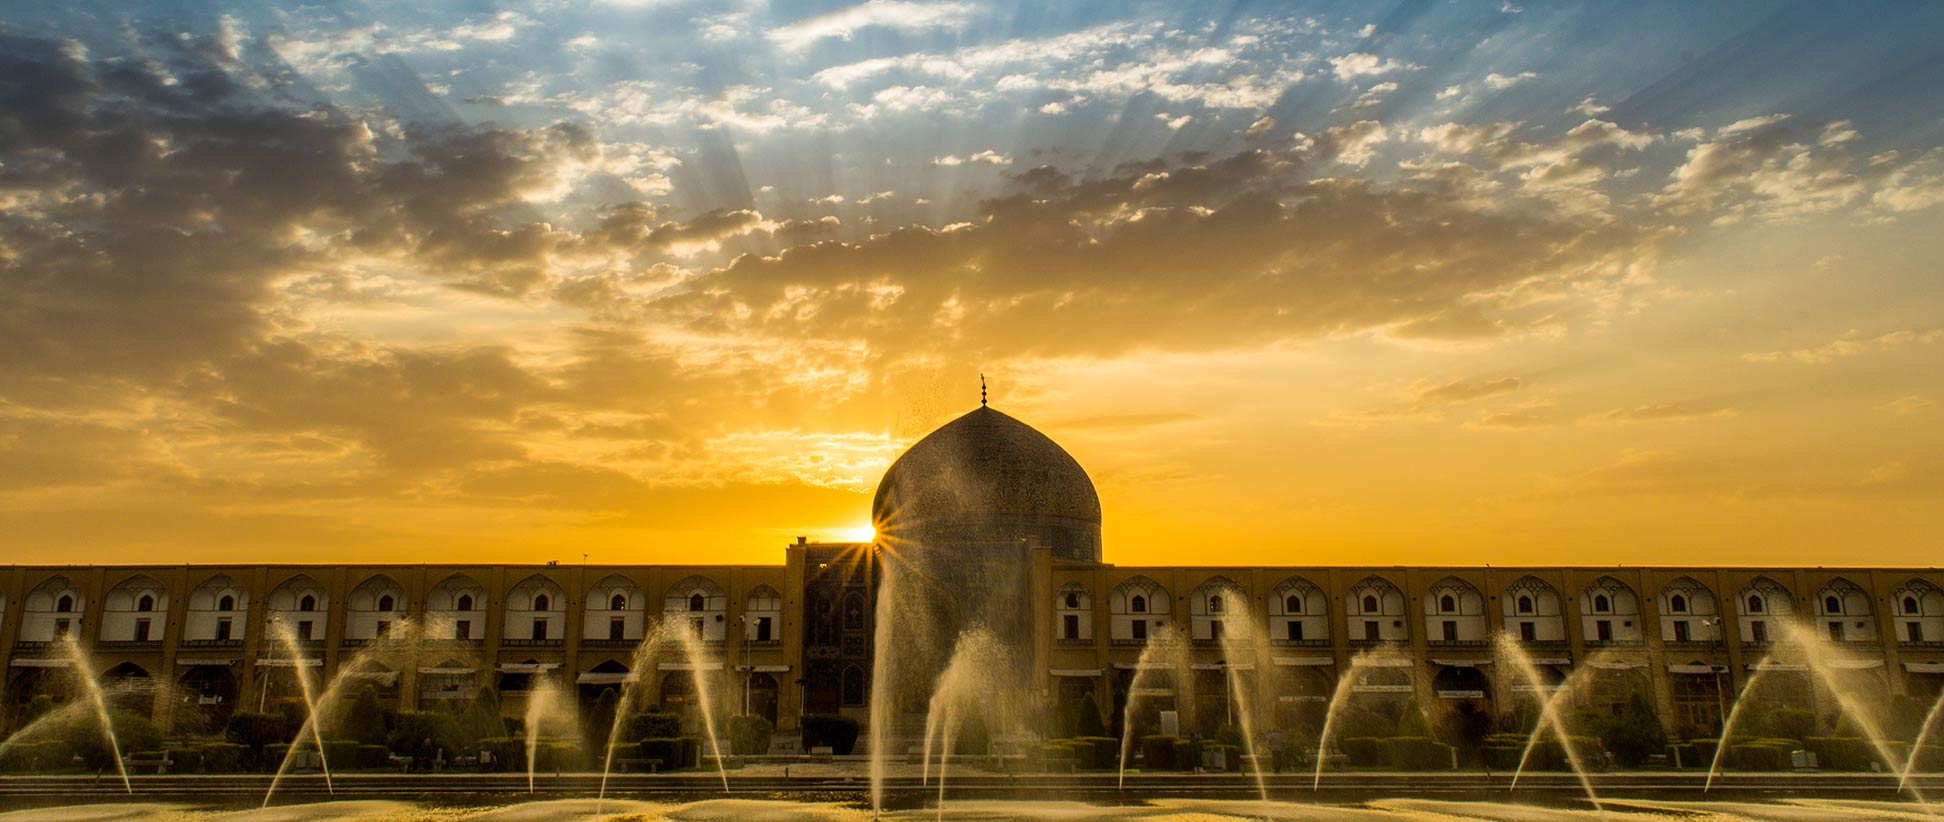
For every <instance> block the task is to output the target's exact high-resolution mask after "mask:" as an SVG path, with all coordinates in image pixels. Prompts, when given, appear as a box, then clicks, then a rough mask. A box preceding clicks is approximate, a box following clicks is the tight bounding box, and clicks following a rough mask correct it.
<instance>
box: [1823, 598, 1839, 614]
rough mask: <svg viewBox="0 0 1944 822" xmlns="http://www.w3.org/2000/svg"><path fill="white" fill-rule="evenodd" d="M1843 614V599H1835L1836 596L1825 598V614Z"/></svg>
mask: <svg viewBox="0 0 1944 822" xmlns="http://www.w3.org/2000/svg"><path fill="white" fill-rule="evenodd" d="M1842 612H1843V600H1842V598H1840V597H1834V596H1827V597H1823V613H1826V614H1840V613H1842Z"/></svg>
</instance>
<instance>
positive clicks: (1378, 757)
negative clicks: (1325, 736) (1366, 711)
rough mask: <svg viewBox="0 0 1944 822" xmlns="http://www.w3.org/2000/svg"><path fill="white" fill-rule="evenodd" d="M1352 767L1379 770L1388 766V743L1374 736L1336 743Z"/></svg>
mask: <svg viewBox="0 0 1944 822" xmlns="http://www.w3.org/2000/svg"><path fill="white" fill-rule="evenodd" d="M1338 745H1339V747H1341V748H1342V749H1343V755H1344V757H1345V758H1346V759H1348V760H1349V762H1350V764H1351V765H1352V766H1353V767H1358V768H1381V767H1383V766H1385V765H1389V764H1390V743H1389V741H1387V740H1385V739H1383V738H1380V737H1375V736H1359V737H1354V738H1351V739H1345V740H1343V741H1342V742H1341V743H1338Z"/></svg>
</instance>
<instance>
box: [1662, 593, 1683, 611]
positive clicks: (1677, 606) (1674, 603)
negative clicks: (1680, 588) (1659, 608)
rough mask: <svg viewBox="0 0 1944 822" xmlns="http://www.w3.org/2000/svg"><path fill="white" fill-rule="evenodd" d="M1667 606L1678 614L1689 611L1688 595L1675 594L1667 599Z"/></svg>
mask: <svg viewBox="0 0 1944 822" xmlns="http://www.w3.org/2000/svg"><path fill="white" fill-rule="evenodd" d="M1667 608H1668V610H1670V611H1673V612H1674V613H1677V614H1685V613H1687V597H1684V596H1681V595H1680V594H1675V595H1674V596H1672V597H1669V598H1668V599H1667Z"/></svg>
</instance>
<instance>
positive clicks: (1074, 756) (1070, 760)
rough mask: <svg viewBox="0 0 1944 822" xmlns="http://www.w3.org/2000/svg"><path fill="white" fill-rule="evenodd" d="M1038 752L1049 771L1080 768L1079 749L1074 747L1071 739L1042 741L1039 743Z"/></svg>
mask: <svg viewBox="0 0 1944 822" xmlns="http://www.w3.org/2000/svg"><path fill="white" fill-rule="evenodd" d="M1039 753H1040V758H1041V759H1042V760H1045V763H1046V769H1047V770H1049V771H1052V770H1065V769H1067V768H1072V769H1074V770H1079V768H1080V750H1079V749H1078V748H1076V747H1074V745H1073V740H1070V739H1056V740H1053V741H1051V742H1047V743H1043V744H1041V745H1040V749H1039Z"/></svg>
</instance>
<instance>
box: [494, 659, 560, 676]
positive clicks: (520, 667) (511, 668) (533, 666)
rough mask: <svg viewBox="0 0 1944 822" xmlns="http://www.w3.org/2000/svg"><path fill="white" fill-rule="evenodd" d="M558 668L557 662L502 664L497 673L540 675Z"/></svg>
mask: <svg viewBox="0 0 1944 822" xmlns="http://www.w3.org/2000/svg"><path fill="white" fill-rule="evenodd" d="M558 667H560V663H558V662H502V663H500V665H499V672H500V673H503V674H541V673H546V672H548V671H551V670H553V669H555V668H558Z"/></svg>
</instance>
